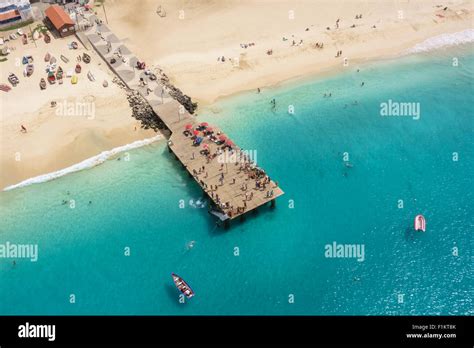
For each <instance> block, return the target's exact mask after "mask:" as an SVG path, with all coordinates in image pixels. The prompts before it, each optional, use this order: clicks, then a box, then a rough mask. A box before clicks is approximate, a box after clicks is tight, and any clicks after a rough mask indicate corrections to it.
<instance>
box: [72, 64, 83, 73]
mask: <svg viewBox="0 0 474 348" xmlns="http://www.w3.org/2000/svg"><path fill="white" fill-rule="evenodd" d="M81 70H82V68H81V65H80V64H76V68H75V69H74V71H75V72H76V74H80V73H81Z"/></svg>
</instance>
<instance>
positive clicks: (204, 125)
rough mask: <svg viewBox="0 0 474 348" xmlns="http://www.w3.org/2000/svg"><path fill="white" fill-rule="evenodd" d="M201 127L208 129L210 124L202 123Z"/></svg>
mask: <svg viewBox="0 0 474 348" xmlns="http://www.w3.org/2000/svg"><path fill="white" fill-rule="evenodd" d="M201 126H202V127H207V126H209V123H207V122H201Z"/></svg>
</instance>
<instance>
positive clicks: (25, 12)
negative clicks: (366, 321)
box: [0, 0, 33, 28]
mask: <svg viewBox="0 0 474 348" xmlns="http://www.w3.org/2000/svg"><path fill="white" fill-rule="evenodd" d="M31 19H33V13H32V11H31V4H30V1H29V0H0V28H6V27H9V26H13V25H16V24H19V23H22V22H26V21H29V20H31Z"/></svg>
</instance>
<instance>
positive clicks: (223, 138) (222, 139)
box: [219, 134, 227, 141]
mask: <svg viewBox="0 0 474 348" xmlns="http://www.w3.org/2000/svg"><path fill="white" fill-rule="evenodd" d="M219 140H220V141H226V140H227V137H226V136H225V135H224V134H221V135H219Z"/></svg>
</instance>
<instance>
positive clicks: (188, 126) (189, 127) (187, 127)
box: [184, 123, 193, 130]
mask: <svg viewBox="0 0 474 348" xmlns="http://www.w3.org/2000/svg"><path fill="white" fill-rule="evenodd" d="M184 128H185V129H188V130H189V129H192V128H193V125H192V124H190V123H188V124H187V125H186V126H184Z"/></svg>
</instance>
